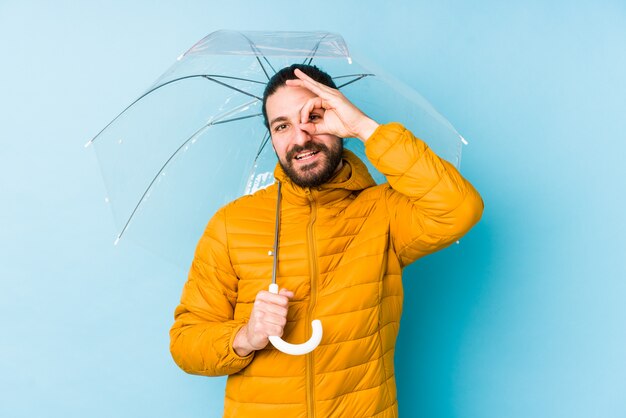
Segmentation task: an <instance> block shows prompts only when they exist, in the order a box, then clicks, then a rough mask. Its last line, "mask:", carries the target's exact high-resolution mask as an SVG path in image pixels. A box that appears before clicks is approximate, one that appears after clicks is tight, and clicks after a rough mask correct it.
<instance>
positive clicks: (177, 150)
mask: <svg viewBox="0 0 626 418" xmlns="http://www.w3.org/2000/svg"><path fill="white" fill-rule="evenodd" d="M260 115H261V114H260V113H257V114H254V115H248V116H241V117H238V118H232V119H227V120H221V121H211V122H209V123H207V124H206V125H204V126H202V127H201V128H199V129H198V130H197V131H196V132H194V133H193V135H191V136H190V137H189V138H187V140H186V141H184V142H183V143H182V144H181V145H180V146H179V147H178V148H177V149H176V151H174V153H173V154H172V155H170V157H169V158H168V159H167V161H165V163H164V164H163V165H162V166H161V168H160V169H159V171H158V172H157V173H156V175H155V176H154V178H153V179H152V181H151V182H150V184H149V185H148V187H147V188H146V190H145V191H144V192H143V194H142V195H141V198H140V199H139V201H138V202H137V205H135V208H134V209H133V211H132V212H131V214H130V216H129V217H128V220H127V221H126V224H124V227H123V228H122V231H121V232H120V233H119V234H118V236H117V240H116V242H117V241H119V240H120V239H121V238H122V235H124V232H126V229H128V226H129V225H130V222H131V221H132V220H133V217H134V216H135V213H136V212H137V209H139V206H141V202H143V201H144V199H145V197H146V195H147V194H148V192H149V191H150V189H152V186H153V185H154V183H155V182H156V180H157V179H158V178H159V176H160V175H161V173H163V170H165V167H167V166H168V165H169V163H170V161H172V159H173V158H174V157H175V156H176V155H178V153H179V152H180V150H181V149H183V148H184V147H185V145H187V144H188V143H189V142H190V141H191V140H192V139H194V138H195V137H197V136H198V135H199V134H200V133H201V132H202V131H204V130H205V129H207V128H209V127H211V126H213V125H219V124H221V123H227V122H233V121H237V120H241V119H249V118H253V117H256V116H260Z"/></svg>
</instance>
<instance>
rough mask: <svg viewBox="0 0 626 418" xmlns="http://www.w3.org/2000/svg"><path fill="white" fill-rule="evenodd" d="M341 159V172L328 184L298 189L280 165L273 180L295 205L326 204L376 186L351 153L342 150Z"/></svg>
mask: <svg viewBox="0 0 626 418" xmlns="http://www.w3.org/2000/svg"><path fill="white" fill-rule="evenodd" d="M342 159H343V167H341V170H339V171H338V172H337V173H335V175H334V176H333V177H331V179H330V180H329V181H328V182H326V183H324V184H322V185H320V186H318V187H300V186H298V185H297V184H294V183H293V182H292V181H291V179H290V178H289V176H287V174H286V173H285V171H284V170H283V168H282V167H281V165H280V163H279V164H276V168H275V169H274V178H276V180H278V181H279V182H281V183H282V191H281V193H282V195H283V197H284V198H285V199H286V200H288V201H289V202H290V203H293V204H296V205H308V204H309V202H310V200H315V201H318V202H319V203H321V204H327V203H330V202H332V201H335V200H340V199H344V198H345V197H346V196H347V195H350V194H352V193H353V192H360V191H361V190H364V189H367V188H368V187H372V186H375V185H376V182H375V181H374V179H373V178H372V176H371V175H370V173H369V171H368V170H367V167H366V166H365V164H364V163H363V161H361V160H360V159H359V157H357V156H356V155H355V154H354V153H353V152H352V151H350V150H347V149H345V148H344V150H343V156H342Z"/></svg>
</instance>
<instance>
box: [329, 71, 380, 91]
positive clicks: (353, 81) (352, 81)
mask: <svg viewBox="0 0 626 418" xmlns="http://www.w3.org/2000/svg"><path fill="white" fill-rule="evenodd" d="M373 75H374V74H354V75H352V77H355V76H358V77H357V78H355V79H354V80H350V81H348V82H347V83H343V84H342V85H340V86H338V87H337V90H339V89H340V88H342V87H345V86H347V85H349V84H352V83H355V82H357V81H359V80H361V79H362V78H365V77H368V76H373ZM343 77H351V76H347V75H346V76H339V77H335V78H343Z"/></svg>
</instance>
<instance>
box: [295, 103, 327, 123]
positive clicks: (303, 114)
mask: <svg viewBox="0 0 626 418" xmlns="http://www.w3.org/2000/svg"><path fill="white" fill-rule="evenodd" d="M323 104H324V103H323V101H322V98H321V97H312V98H310V99H309V100H307V101H306V103H304V105H303V106H302V108H301V109H300V123H308V122H309V118H310V117H311V112H313V111H314V110H315V109H320V111H321V110H324V108H323Z"/></svg>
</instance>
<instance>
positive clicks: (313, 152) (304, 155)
mask: <svg viewBox="0 0 626 418" xmlns="http://www.w3.org/2000/svg"><path fill="white" fill-rule="evenodd" d="M315 154H317V152H316V151H311V152H307V153H306V154H300V155H298V156H296V160H301V159H303V158H307V157H310V156H312V155H315Z"/></svg>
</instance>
